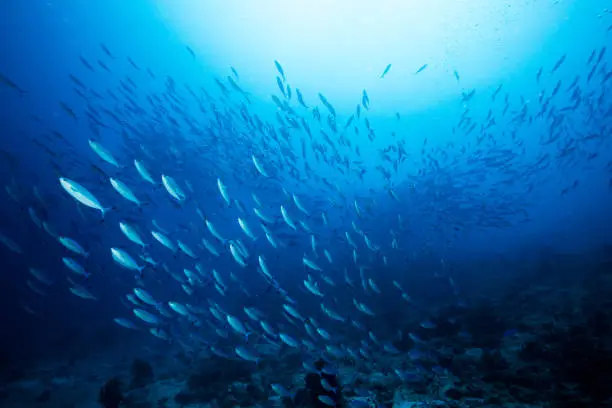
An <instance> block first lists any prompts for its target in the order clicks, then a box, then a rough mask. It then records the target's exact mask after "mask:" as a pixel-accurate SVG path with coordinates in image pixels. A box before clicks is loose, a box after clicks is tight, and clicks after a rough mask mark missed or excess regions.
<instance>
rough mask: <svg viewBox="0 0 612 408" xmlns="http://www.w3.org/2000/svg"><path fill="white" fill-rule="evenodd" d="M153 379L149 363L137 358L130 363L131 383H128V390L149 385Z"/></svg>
mask: <svg viewBox="0 0 612 408" xmlns="http://www.w3.org/2000/svg"><path fill="white" fill-rule="evenodd" d="M154 377H155V376H154V375H153V367H152V366H151V363H149V362H148V361H145V360H141V359H139V358H137V359H135V360H134V361H133V362H132V382H131V383H130V388H139V387H144V386H145V385H147V384H150V383H151V382H152V381H153V379H154Z"/></svg>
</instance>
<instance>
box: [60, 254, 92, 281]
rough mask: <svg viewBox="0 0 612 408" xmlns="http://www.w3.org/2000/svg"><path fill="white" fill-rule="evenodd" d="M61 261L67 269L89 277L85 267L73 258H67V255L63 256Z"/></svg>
mask: <svg viewBox="0 0 612 408" xmlns="http://www.w3.org/2000/svg"><path fill="white" fill-rule="evenodd" d="M62 262H63V263H64V265H66V266H67V267H68V269H70V270H71V271H72V272H74V273H76V274H77V275H81V276H84V277H86V278H89V273H88V272H86V271H85V268H83V267H82V266H81V264H79V263H78V262H77V261H75V260H74V259H72V258H68V257H64V258H62Z"/></svg>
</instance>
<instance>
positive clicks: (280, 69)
mask: <svg viewBox="0 0 612 408" xmlns="http://www.w3.org/2000/svg"><path fill="white" fill-rule="evenodd" d="M274 65H275V66H276V70H277V71H278V73H279V74H280V76H281V77H282V78H283V82H286V81H287V79H286V78H285V71H284V70H283V67H282V66H281V64H280V62H278V61H277V60H274Z"/></svg>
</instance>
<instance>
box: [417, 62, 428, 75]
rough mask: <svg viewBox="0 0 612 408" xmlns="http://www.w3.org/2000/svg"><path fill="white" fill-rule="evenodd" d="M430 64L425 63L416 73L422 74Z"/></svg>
mask: <svg viewBox="0 0 612 408" xmlns="http://www.w3.org/2000/svg"><path fill="white" fill-rule="evenodd" d="M428 66H429V64H423V65H422V66H421V67H420V68H419V69H417V70H416V72H415V74H420V73H421V72H423V71H425V69H427V67H428Z"/></svg>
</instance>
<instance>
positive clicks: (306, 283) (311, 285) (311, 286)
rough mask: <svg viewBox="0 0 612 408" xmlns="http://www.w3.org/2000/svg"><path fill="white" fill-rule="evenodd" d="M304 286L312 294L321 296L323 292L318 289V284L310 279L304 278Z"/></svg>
mask: <svg viewBox="0 0 612 408" xmlns="http://www.w3.org/2000/svg"><path fill="white" fill-rule="evenodd" d="M304 286H305V287H306V289H308V291H309V292H310V293H312V294H313V295H316V296H320V297H323V293H322V292H321V290H320V289H319V286H318V285H317V284H316V283H315V282H313V281H310V280H304Z"/></svg>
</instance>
